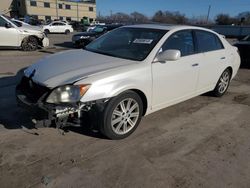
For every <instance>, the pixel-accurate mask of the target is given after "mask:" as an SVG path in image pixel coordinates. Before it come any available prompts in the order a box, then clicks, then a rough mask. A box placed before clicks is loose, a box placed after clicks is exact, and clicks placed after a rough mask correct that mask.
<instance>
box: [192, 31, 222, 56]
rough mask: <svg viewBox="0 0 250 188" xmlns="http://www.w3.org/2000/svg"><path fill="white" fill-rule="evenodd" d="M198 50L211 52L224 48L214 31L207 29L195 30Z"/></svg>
mask: <svg viewBox="0 0 250 188" xmlns="http://www.w3.org/2000/svg"><path fill="white" fill-rule="evenodd" d="M195 35H196V39H197V47H198V52H199V53H202V52H210V51H215V50H220V49H224V46H223V45H222V43H221V41H220V39H219V38H218V36H216V35H215V34H213V33H210V32H207V31H195Z"/></svg>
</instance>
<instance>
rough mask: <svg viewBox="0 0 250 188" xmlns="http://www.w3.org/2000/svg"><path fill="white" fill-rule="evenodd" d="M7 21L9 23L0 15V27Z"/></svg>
mask: <svg viewBox="0 0 250 188" xmlns="http://www.w3.org/2000/svg"><path fill="white" fill-rule="evenodd" d="M6 23H7V21H6V20H5V19H3V18H2V17H0V27H5V24H6Z"/></svg>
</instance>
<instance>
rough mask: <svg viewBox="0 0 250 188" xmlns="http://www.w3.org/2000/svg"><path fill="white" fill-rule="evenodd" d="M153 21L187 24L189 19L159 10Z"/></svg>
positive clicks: (175, 13) (179, 14)
mask: <svg viewBox="0 0 250 188" xmlns="http://www.w3.org/2000/svg"><path fill="white" fill-rule="evenodd" d="M152 21H154V22H159V23H168V24H185V23H187V22H188V18H187V17H186V16H185V15H184V14H181V13H179V12H169V11H166V12H162V11H161V10H159V11H157V12H156V13H155V15H154V16H153V18H152Z"/></svg>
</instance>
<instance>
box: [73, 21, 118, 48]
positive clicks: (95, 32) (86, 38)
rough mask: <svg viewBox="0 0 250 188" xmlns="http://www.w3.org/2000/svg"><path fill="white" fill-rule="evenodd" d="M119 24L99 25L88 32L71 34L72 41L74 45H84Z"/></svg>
mask: <svg viewBox="0 0 250 188" xmlns="http://www.w3.org/2000/svg"><path fill="white" fill-rule="evenodd" d="M121 26H122V25H121V24H112V25H99V26H96V27H95V28H94V29H92V30H91V31H89V32H82V33H77V34H75V35H73V37H72V42H73V44H74V46H75V47H84V46H86V45H87V44H89V43H90V42H92V41H93V40H95V39H96V38H98V37H100V36H101V35H103V34H104V33H106V32H109V31H111V30H113V29H116V28H118V27H121Z"/></svg>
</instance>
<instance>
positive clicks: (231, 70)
mask: <svg viewBox="0 0 250 188" xmlns="http://www.w3.org/2000/svg"><path fill="white" fill-rule="evenodd" d="M227 69H228V70H229V71H230V72H231V78H232V76H233V68H232V67H231V66H229V67H227V68H226V69H225V70H227Z"/></svg>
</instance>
